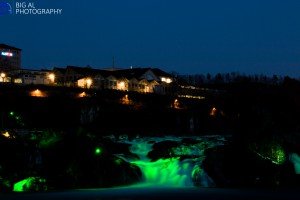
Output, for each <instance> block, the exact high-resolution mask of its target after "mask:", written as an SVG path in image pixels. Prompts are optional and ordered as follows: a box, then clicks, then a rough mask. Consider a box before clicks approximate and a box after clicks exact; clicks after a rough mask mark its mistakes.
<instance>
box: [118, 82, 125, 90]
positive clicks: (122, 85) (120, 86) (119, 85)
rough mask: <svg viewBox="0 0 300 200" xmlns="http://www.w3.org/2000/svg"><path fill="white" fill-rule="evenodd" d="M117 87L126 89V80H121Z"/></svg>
mask: <svg viewBox="0 0 300 200" xmlns="http://www.w3.org/2000/svg"><path fill="white" fill-rule="evenodd" d="M117 89H118V90H125V89H126V88H125V82H124V81H121V82H119V83H118V86H117Z"/></svg>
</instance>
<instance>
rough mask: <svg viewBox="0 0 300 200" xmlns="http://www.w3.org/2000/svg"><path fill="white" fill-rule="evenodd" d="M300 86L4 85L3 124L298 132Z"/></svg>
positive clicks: (1, 91)
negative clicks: (149, 90) (197, 89)
mask: <svg viewBox="0 0 300 200" xmlns="http://www.w3.org/2000/svg"><path fill="white" fill-rule="evenodd" d="M299 85H300V84H299V83H298V82H297V81H293V80H286V81H285V82H284V83H283V84H281V85H264V84H249V83H247V84H246V83H240V84H227V85H220V86H219V87H220V88H221V90H220V91H222V92H219V93H218V92H215V91H217V90H215V89H214V90H212V91H213V92H211V93H209V92H208V93H207V94H206V98H205V99H187V98H178V97H177V96H176V95H173V96H172V95H155V94H141V93H133V92H121V91H115V90H86V91H83V90H81V89H78V88H63V87H47V86H34V85H32V86H12V85H1V87H0V98H1V104H0V114H1V115H0V116H1V121H0V123H1V124H0V125H1V126H0V127H1V128H24V129H28V128H29V129H30V128H57V129H60V128H63V129H72V128H76V127H80V126H84V127H87V128H89V129H93V130H95V131H97V130H99V132H106V133H116V132H119V133H120V134H124V133H126V134H131V133H133V134H143V133H153V134H155V133H156V134H179V135H180V134H209V133H212V134H223V133H225V134H237V136H238V135H243V137H244V136H251V137H252V136H254V135H258V136H259V135H261V134H262V133H263V134H274V133H276V134H278V133H279V134H280V133H287V132H297V131H299V130H300V127H299V123H298V122H299V121H300V115H299V113H300V103H299V102H300V101H299V91H300V86H299ZM211 87H214V86H211ZM37 90H38V92H39V93H37V92H36V91H37ZM33 94H34V95H33ZM36 94H40V96H38V95H36ZM11 112H12V113H13V114H12V115H11V114H10V113H11Z"/></svg>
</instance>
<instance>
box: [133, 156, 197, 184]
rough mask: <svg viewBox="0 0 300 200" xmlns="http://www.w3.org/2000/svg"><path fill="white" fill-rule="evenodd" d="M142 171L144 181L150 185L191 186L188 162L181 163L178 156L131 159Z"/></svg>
mask: <svg viewBox="0 0 300 200" xmlns="http://www.w3.org/2000/svg"><path fill="white" fill-rule="evenodd" d="M131 163H132V164H135V165H137V166H139V167H140V169H141V170H142V172H143V175H144V180H145V183H147V184H148V185H152V186H168V187H185V186H193V183H192V180H191V178H190V176H189V173H190V170H189V166H188V163H185V164H184V165H181V163H180V161H179V158H168V159H159V160H157V161H155V162H149V161H143V160H139V161H133V162H131Z"/></svg>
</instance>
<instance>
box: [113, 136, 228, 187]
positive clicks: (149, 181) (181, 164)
mask: <svg viewBox="0 0 300 200" xmlns="http://www.w3.org/2000/svg"><path fill="white" fill-rule="evenodd" d="M204 139H205V138H204ZM204 139H200V138H197V140H198V141H199V143H197V144H190V145H179V146H178V147H176V148H174V149H172V151H173V155H172V156H170V158H160V159H158V160H156V161H151V160H150V159H149V158H148V156H147V155H148V153H149V152H151V151H152V148H153V145H154V144H155V143H158V142H162V141H166V140H169V141H170V140H171V141H177V142H180V141H181V140H182V138H179V137H171V138H170V137H168V138H162V137H156V138H154V137H152V138H138V139H134V140H132V141H128V140H126V141H119V142H122V143H127V144H130V145H131V146H130V148H129V150H130V152H131V153H133V154H136V155H137V156H138V158H139V159H136V158H135V159H134V158H125V157H123V156H122V158H123V159H124V160H126V161H127V162H130V163H132V164H134V165H136V166H138V167H139V168H140V169H141V171H142V174H143V183H141V184H142V186H144V187H193V186H195V183H197V186H202V187H209V186H213V185H214V182H213V180H212V179H211V178H210V177H209V176H208V175H207V174H206V173H205V171H204V170H203V169H202V168H201V164H202V161H203V160H204V158H205V157H204V150H205V148H209V147H213V146H216V145H220V144H223V142H221V143H220V142H219V141H211V142H209V143H208V142H207V141H206V140H204ZM186 155H190V156H191V155H192V157H190V158H185V159H181V156H186ZM119 156H120V155H119Z"/></svg>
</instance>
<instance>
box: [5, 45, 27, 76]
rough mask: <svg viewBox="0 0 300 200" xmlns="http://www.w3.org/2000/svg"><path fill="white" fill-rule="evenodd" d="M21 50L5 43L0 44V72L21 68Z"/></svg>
mask: <svg viewBox="0 0 300 200" xmlns="http://www.w3.org/2000/svg"><path fill="white" fill-rule="evenodd" d="M21 57H22V50H21V49H19V48H16V47H12V46H9V45H6V44H0V72H1V73H6V72H9V71H11V70H16V69H21Z"/></svg>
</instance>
